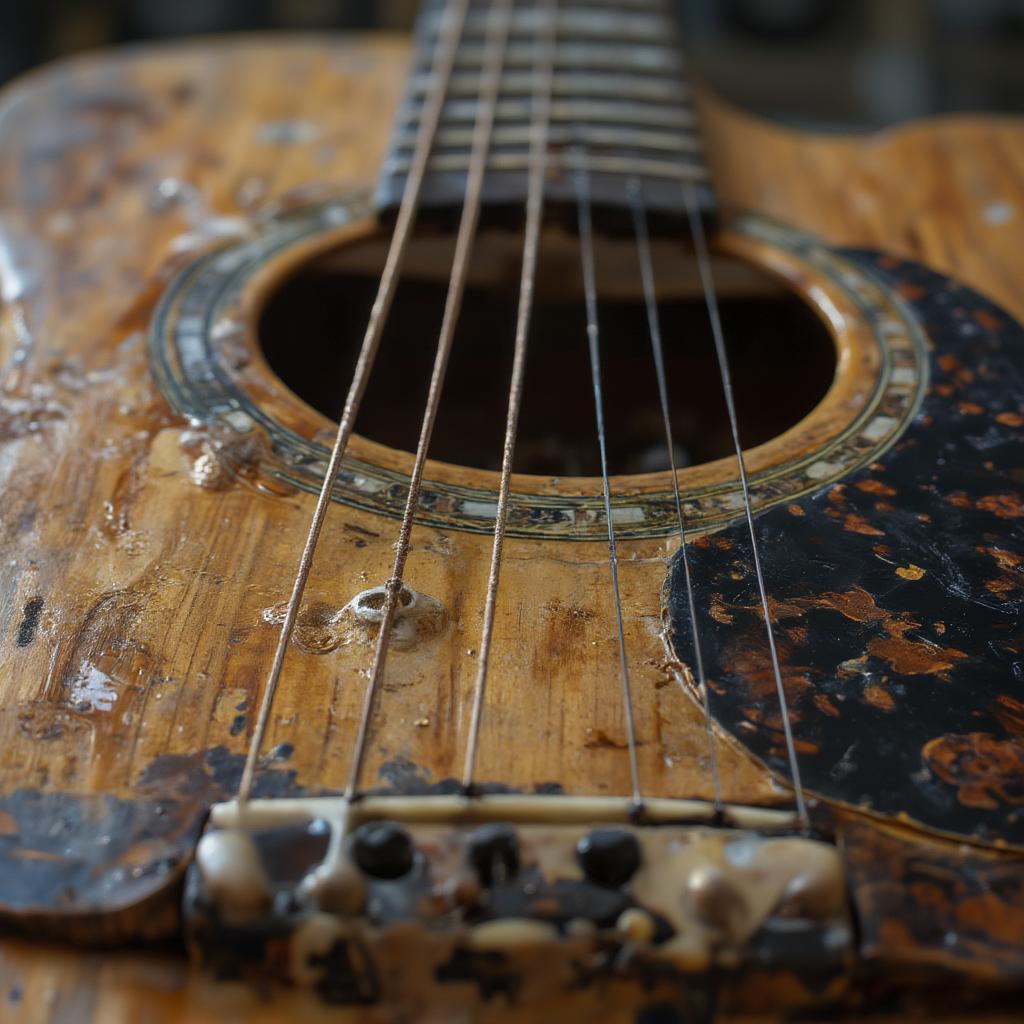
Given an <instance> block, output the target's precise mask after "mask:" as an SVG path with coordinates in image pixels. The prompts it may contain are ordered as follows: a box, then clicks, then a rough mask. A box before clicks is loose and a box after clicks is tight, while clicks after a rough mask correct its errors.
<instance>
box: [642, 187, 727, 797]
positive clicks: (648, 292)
mask: <svg viewBox="0 0 1024 1024" xmlns="http://www.w3.org/2000/svg"><path fill="white" fill-rule="evenodd" d="M626 195H627V199H628V200H629V205H630V211H631V213H632V217H633V234H634V236H635V237H636V245H637V257H638V260H639V263H640V280H641V283H642V286H643V292H644V305H645V306H646V308H647V328H648V333H649V334H650V339H651V355H652V356H653V359H654V369H655V375H656V377H657V380H658V401H659V403H660V405H661V419H662V424H663V426H664V429H665V445H666V447H667V449H668V465H669V472H670V473H671V474H672V492H673V495H674V497H675V504H676V521H677V522H678V524H679V551H680V555H681V558H682V563H683V577H684V580H685V582H686V600H687V604H688V606H689V614H690V635H691V638H692V640H693V651H694V662H695V665H696V669H697V690H698V693H699V694H700V701H701V705H702V707H703V711H704V732H705V736H706V740H707V748H708V763H709V765H710V767H711V784H712V789H713V793H714V801H715V808H716V810H718V811H721V810H722V807H723V804H722V780H721V777H720V775H719V768H718V750H717V748H716V745H715V731H714V726H713V725H712V721H711V701H710V699H709V695H708V681H707V676H706V675H705V673H704V655H703V652H702V650H701V642H700V629H699V627H698V625H697V606H696V601H695V600H694V596H693V578H692V576H691V573H690V556H689V554H688V552H687V544H688V538H687V531H686V521H685V519H684V517H683V501H682V496H681V494H680V492H679V474H678V471H677V470H676V456H675V444H674V441H673V437H672V416H671V413H670V411H669V400H668V382H667V380H666V375H665V354H664V350H663V347H662V341H661V321H660V318H659V316H658V297H657V292H656V290H655V284H654V263H653V261H652V259H651V241H650V234H649V232H648V228H647V209H646V206H645V203H644V193H643V185H642V184H641V182H640V180H639V179H638V178H630V179H629V180H628V181H627V183H626Z"/></svg>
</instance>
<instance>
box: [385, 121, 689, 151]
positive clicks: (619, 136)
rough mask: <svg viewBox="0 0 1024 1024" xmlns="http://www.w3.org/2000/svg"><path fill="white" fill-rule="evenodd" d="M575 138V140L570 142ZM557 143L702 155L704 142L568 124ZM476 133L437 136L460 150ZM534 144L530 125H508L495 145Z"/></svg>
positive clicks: (397, 146) (399, 140)
mask: <svg viewBox="0 0 1024 1024" xmlns="http://www.w3.org/2000/svg"><path fill="white" fill-rule="evenodd" d="M570 136H571V139H570ZM551 138H552V141H553V142H557V141H564V142H569V141H571V140H574V141H577V142H583V143H586V144H587V145H588V146H600V147H602V148H608V149H648V150H664V151H665V152H669V153H699V152H700V150H701V145H700V141H699V140H698V139H697V138H696V136H694V135H685V134H679V133H675V132H652V131H644V130H642V129H641V130H638V129H633V128H612V129H604V128H594V127H591V126H589V125H564V126H559V127H557V128H555V127H553V128H552V130H551ZM472 139H473V132H472V130H471V129H468V128H442V129H441V130H440V131H439V132H438V134H437V146H438V148H439V149H456V148H461V147H466V146H468V145H470V143H471V142H472ZM529 141H530V126H529V125H508V126H505V127H499V128H496V129H495V131H494V144H495V145H497V146H522V145H527V144H528V143H529ZM413 142H414V138H413V137H412V136H410V135H406V134H399V135H398V136H396V137H395V139H394V140H393V142H392V147H393V149H394V150H396V151H402V150H408V149H409V148H410V147H411V145H412V144H413Z"/></svg>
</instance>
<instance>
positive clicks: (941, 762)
mask: <svg viewBox="0 0 1024 1024" xmlns="http://www.w3.org/2000/svg"><path fill="white" fill-rule="evenodd" d="M846 256H847V257H848V258H850V259H853V260H855V261H856V262H857V263H859V264H861V265H862V266H864V267H865V268H868V269H870V272H871V273H872V274H875V275H877V276H878V277H880V278H881V279H883V280H884V281H885V282H887V283H889V284H891V285H892V286H894V287H895V288H896V289H897V290H898V291H899V293H900V294H901V295H902V296H903V298H904V299H905V300H906V302H907V303H908V304H909V305H910V306H911V307H912V309H913V310H914V311H915V312H916V314H917V316H918V317H919V319H920V321H921V324H922V327H923V329H924V330H925V332H926V334H927V336H928V338H929V341H930V343H931V346H932V352H931V386H930V388H929V390H928V393H927V396H926V398H925V401H924V403H923V405H922V408H921V409H920V412H919V414H918V416H917V417H916V418H915V420H914V422H913V423H912V424H911V426H910V427H909V428H908V429H907V431H906V433H905V434H904V435H903V436H902V438H901V439H900V440H899V441H898V442H897V443H896V444H895V445H894V446H893V447H891V448H890V449H889V450H888V451H887V452H886V453H885V454H884V455H883V456H881V457H880V458H878V460H877V461H876V462H874V463H872V464H871V465H870V466H867V467H865V468H864V469H862V470H860V471H858V472H856V473H854V474H852V475H850V476H849V477H847V478H845V479H844V480H843V481H842V482H840V483H838V484H834V485H831V486H829V487H827V488H824V489H822V490H821V491H819V492H818V493H816V494H814V495H812V496H809V497H805V498H803V499H801V500H798V501H796V502H794V503H791V504H789V505H779V506H777V507H775V508H773V509H770V510H769V511H767V512H765V513H764V514H762V515H760V516H758V518H757V520H756V527H757V535H758V543H759V546H760V551H761V557H762V560H763V564H764V575H765V580H766V583H767V589H768V593H769V595H770V600H771V609H772V617H773V621H774V626H775V635H776V638H777V641H778V645H779V654H780V657H781V662H782V666H783V674H784V680H785V689H786V694H787V698H788V701H789V704H790V711H791V721H792V723H793V730H794V733H795V737H796V745H797V750H798V755H799V766H800V771H801V775H802V779H803V783H804V785H805V786H806V787H807V788H808V789H809V790H812V791H814V792H815V793H818V794H820V795H822V796H824V797H826V798H828V799H830V800H833V801H841V802H843V803H847V804H851V805H855V806H859V807H862V808H865V809H868V810H871V811H874V812H878V813H880V814H885V815H892V816H897V815H898V816H901V817H903V816H905V817H907V818H910V819H913V820H914V821H916V822H919V823H921V824H923V825H925V826H928V827H929V828H933V829H936V830H941V831H943V832H946V833H952V834H955V835H960V836H965V837H970V838H972V839H975V840H982V841H985V842H997V843H998V842H1006V843H1011V844H1018V845H1021V844H1024V637H1022V633H1021V608H1022V601H1024V576H1022V566H1024V535H1022V528H1024V417H1022V411H1024V410H1022V406H1021V403H1022V401H1024V383H1022V372H1024V331H1022V329H1021V327H1020V325H1018V324H1017V323H1015V322H1014V321H1013V320H1012V319H1011V318H1010V317H1009V316H1008V315H1007V314H1006V313H1005V312H1004V311H1002V310H1000V309H999V308H998V307H996V306H994V305H993V304H992V303H990V302H988V301H986V300H985V299H983V298H982V297H981V296H980V295H978V294H977V293H975V292H973V291H971V290H970V289H968V288H966V287H963V286H962V285H959V284H957V283H956V282H955V281H952V280H950V279H948V278H946V277H943V276H941V275H939V274H935V273H932V272H930V271H928V270H926V269H925V268H923V267H921V266H919V265H917V264H914V263H908V262H900V261H898V260H896V259H893V258H891V257H888V256H879V255H877V254H874V253H869V252H850V253H846ZM691 566H692V571H693V579H694V585H695V597H696V606H697V609H698V625H699V630H700V637H701V645H702V650H703V654H704V659H705V665H706V668H707V674H708V679H709V686H710V691H711V693H710V699H711V708H712V712H713V714H714V717H715V719H716V720H717V722H718V723H719V724H720V725H721V726H722V727H723V728H725V729H726V730H728V731H729V733H731V734H732V735H733V736H734V737H736V738H737V739H739V740H740V741H741V742H742V743H743V744H744V745H745V746H746V747H748V748H749V749H750V750H751V751H752V752H753V753H754V754H756V755H757V756H758V757H760V758H762V759H763V760H764V761H765V762H767V763H768V764H769V765H770V766H771V767H772V768H773V769H774V770H775V771H776V772H777V773H779V774H780V775H781V776H782V777H784V778H788V777H789V772H788V767H787V763H786V757H785V746H784V739H783V735H782V731H781V719H780V714H779V706H778V702H777V700H776V695H775V684H774V677H773V673H772V671H771V665H770V661H769V656H768V648H767V643H766V636H765V627H764V620H763V617H762V615H761V609H760V606H759V600H758V592H757V586H756V582H755V578H754V575H753V568H752V564H751V551H750V539H749V534H748V533H747V527H746V524H745V523H738V524H736V525H733V526H731V527H729V528H728V529H726V530H723V531H721V532H719V533H716V534H713V535H708V536H705V537H703V538H701V539H699V540H697V541H696V542H695V543H694V544H693V545H692V548H691ZM667 595H668V597H667V614H668V616H669V618H670V622H671V630H672V637H673V644H674V647H675V650H676V652H677V654H678V656H679V657H680V659H681V660H682V661H684V662H685V663H687V664H692V663H693V658H692V643H691V630H690V624H689V621H688V618H687V613H686V608H687V605H686V592H685V579H684V575H683V571H682V565H681V560H680V559H679V558H678V556H677V557H676V559H675V560H674V561H673V563H672V567H671V572H670V577H669V581H668V588H667Z"/></svg>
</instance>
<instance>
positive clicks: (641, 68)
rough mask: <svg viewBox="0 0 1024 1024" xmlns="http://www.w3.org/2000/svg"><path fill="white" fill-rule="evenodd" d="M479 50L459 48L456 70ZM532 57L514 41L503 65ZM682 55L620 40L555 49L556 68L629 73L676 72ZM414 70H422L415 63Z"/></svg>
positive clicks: (527, 63) (524, 64) (475, 59)
mask: <svg viewBox="0 0 1024 1024" xmlns="http://www.w3.org/2000/svg"><path fill="white" fill-rule="evenodd" d="M481 54H482V50H481V47H480V46H479V45H478V44H476V43H468V44H466V45H464V46H461V47H460V48H459V56H458V59H457V60H456V62H455V64H456V67H457V68H458V69H459V70H464V66H465V65H469V66H471V67H477V66H479V64H480V59H481ZM533 60H534V54H533V48H532V47H531V46H527V45H525V44H522V43H520V44H517V45H515V46H512V47H510V48H509V52H508V54H507V55H506V57H505V67H507V68H517V69H520V68H529V67H532V66H533V65H532V62H533ZM685 63H686V62H685V61H684V60H683V57H682V55H681V54H680V53H679V52H678V51H677V50H675V49H674V48H673V47H671V46H664V45H655V44H640V45H635V46H629V45H622V44H620V43H597V42H594V43H574V44H570V43H563V44H562V45H560V46H559V48H558V54H557V58H556V60H555V67H556V69H563V68H565V69H572V68H581V67H586V68H589V69H591V70H609V71H616V70H618V71H629V72H632V73H633V74H679V73H680V72H682V70H683V69H684V67H685ZM416 70H418V71H419V70H425V69H423V68H421V67H420V66H419V64H417V67H416Z"/></svg>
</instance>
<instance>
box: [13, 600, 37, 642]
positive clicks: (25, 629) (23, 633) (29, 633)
mask: <svg viewBox="0 0 1024 1024" xmlns="http://www.w3.org/2000/svg"><path fill="white" fill-rule="evenodd" d="M44 604H45V602H44V601H43V599H42V598H41V597H33V598H32V599H31V600H29V601H26V602H25V610H24V612H23V613H22V617H21V622H20V623H19V624H18V635H17V636H16V637H15V640H14V642H15V643H16V644H17V645H18V646H19V647H28V646H29V645H30V644H31V643H32V641H33V640H35V638H36V629H38V627H39V617H40V616H41V615H42V614H43V605H44Z"/></svg>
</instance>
